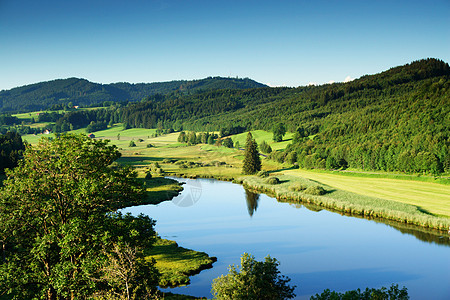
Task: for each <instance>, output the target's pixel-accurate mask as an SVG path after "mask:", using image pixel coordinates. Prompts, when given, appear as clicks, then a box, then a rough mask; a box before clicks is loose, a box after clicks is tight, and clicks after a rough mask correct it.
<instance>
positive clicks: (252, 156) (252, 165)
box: [242, 132, 261, 174]
mask: <svg viewBox="0 0 450 300" xmlns="http://www.w3.org/2000/svg"><path fill="white" fill-rule="evenodd" d="M260 170H261V159H260V158H259V153H258V144H257V143H256V142H255V140H254V139H253V136H252V134H251V132H249V133H248V134H247V142H246V144H245V153H244V163H243V165H242V173H243V174H255V173H256V172H258V171H260Z"/></svg>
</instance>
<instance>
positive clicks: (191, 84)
mask: <svg viewBox="0 0 450 300" xmlns="http://www.w3.org/2000/svg"><path fill="white" fill-rule="evenodd" d="M264 86H265V85H264V84H261V83H258V82H256V81H253V80H251V79H248V78H244V79H240V78H224V77H208V78H205V79H200V80H178V81H170V82H155V83H139V84H131V83H126V82H121V83H113V84H99V83H93V82H90V81H88V80H86V79H80V78H68V79H58V80H53V81H46V82H40V83H36V84H31V85H26V86H22V87H17V88H14V89H11V90H6V91H5V90H4V91H1V92H0V111H2V112H25V111H34V110H41V109H49V108H51V107H52V106H55V105H63V106H64V105H68V104H69V103H70V104H72V105H81V106H90V105H93V104H94V105H95V104H98V103H102V102H105V101H114V102H122V101H140V100H141V99H142V98H144V97H147V96H151V95H155V94H162V95H166V94H170V93H177V94H182V95H187V94H192V93H197V92H199V91H209V90H217V89H248V88H258V87H264Z"/></svg>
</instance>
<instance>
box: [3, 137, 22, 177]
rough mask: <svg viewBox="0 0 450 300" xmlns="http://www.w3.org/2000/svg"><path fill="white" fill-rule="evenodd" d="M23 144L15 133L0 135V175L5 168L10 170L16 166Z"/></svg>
mask: <svg viewBox="0 0 450 300" xmlns="http://www.w3.org/2000/svg"><path fill="white" fill-rule="evenodd" d="M24 150H25V144H24V143H23V141H22V138H21V137H20V135H19V134H18V133H16V132H7V133H6V134H1V135H0V173H4V172H5V169H6V168H9V169H12V168H14V167H15V166H17V163H18V161H19V159H20V158H21V157H22V153H23V151H24Z"/></svg>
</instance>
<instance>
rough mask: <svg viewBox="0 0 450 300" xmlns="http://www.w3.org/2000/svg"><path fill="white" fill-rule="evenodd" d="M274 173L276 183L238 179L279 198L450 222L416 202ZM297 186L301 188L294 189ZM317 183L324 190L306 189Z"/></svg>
mask: <svg viewBox="0 0 450 300" xmlns="http://www.w3.org/2000/svg"><path fill="white" fill-rule="evenodd" d="M285 173H287V172H285ZM275 176H276V177H277V178H278V179H279V181H280V183H279V184H270V183H268V178H260V177H258V176H247V177H245V178H242V179H241V181H242V182H243V183H244V185H245V186H247V187H249V188H251V189H254V190H257V191H260V192H266V193H270V194H272V195H274V196H276V197H277V199H278V200H280V201H286V202H292V201H293V202H298V203H311V204H314V205H319V206H321V207H324V208H328V209H331V210H337V211H341V212H344V213H348V214H354V215H361V216H365V217H373V218H384V219H388V220H393V221H399V222H402V223H407V224H414V225H418V226H422V227H427V228H433V229H439V230H447V229H448V227H449V226H450V218H445V217H437V216H434V215H432V214H430V213H429V212H427V211H424V210H423V209H421V208H420V207H418V206H416V205H410V204H408V203H404V202H401V201H394V200H388V199H383V198H379V197H376V196H368V195H362V194H358V193H354V192H350V191H347V190H343V189H338V188H336V187H335V186H330V185H327V184H324V183H323V182H319V181H316V180H313V179H309V178H306V177H303V176H298V174H295V173H292V172H289V175H285V174H282V173H277V174H273V175H272V176H270V177H269V178H271V177H275ZM300 186H301V187H302V188H301V189H293V187H300ZM317 186H319V187H322V188H324V190H325V191H326V193H324V194H322V195H318V194H313V193H311V192H308V190H309V189H308V188H309V187H317Z"/></svg>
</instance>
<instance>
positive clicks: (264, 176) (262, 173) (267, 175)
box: [256, 171, 269, 178]
mask: <svg viewBox="0 0 450 300" xmlns="http://www.w3.org/2000/svg"><path fill="white" fill-rule="evenodd" d="M256 175H258V177H261V178H266V177H269V172H267V171H259V172H258V174H256Z"/></svg>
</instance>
